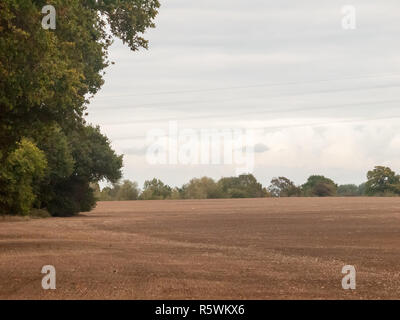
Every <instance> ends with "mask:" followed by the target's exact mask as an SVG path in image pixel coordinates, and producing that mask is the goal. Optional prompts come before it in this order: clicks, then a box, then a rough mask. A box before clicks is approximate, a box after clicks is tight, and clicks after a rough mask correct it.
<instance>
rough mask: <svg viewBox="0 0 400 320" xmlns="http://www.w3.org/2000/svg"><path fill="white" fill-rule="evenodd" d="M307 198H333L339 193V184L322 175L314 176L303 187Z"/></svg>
mask: <svg viewBox="0 0 400 320" xmlns="http://www.w3.org/2000/svg"><path fill="white" fill-rule="evenodd" d="M302 190H303V193H304V195H305V196H312V197H333V196H335V195H336V192H337V184H336V183H335V182H333V180H332V179H329V178H326V177H324V176H320V175H312V176H310V177H309V178H308V180H307V182H306V183H305V184H303V185H302Z"/></svg>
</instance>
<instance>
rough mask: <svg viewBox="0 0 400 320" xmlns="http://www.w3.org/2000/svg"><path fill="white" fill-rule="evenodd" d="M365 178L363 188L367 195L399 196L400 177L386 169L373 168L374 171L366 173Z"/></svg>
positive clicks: (381, 167) (380, 167)
mask: <svg viewBox="0 0 400 320" xmlns="http://www.w3.org/2000/svg"><path fill="white" fill-rule="evenodd" d="M367 178H368V181H367V183H366V186H365V187H366V193H367V195H370V196H374V195H377V196H383V195H393V194H396V195H398V194H400V176H399V175H397V174H396V173H395V172H394V171H393V170H392V169H390V168H388V167H383V166H377V167H375V168H374V170H371V171H368V173H367Z"/></svg>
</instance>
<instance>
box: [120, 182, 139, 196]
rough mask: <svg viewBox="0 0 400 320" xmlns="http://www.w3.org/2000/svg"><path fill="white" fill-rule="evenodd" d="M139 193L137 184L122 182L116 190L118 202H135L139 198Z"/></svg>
mask: <svg viewBox="0 0 400 320" xmlns="http://www.w3.org/2000/svg"><path fill="white" fill-rule="evenodd" d="M139 192H140V190H139V187H138V184H137V182H132V181H129V180H124V181H123V182H122V184H121V185H120V187H119V189H118V192H117V200H120V201H129V200H137V199H138V197H139Z"/></svg>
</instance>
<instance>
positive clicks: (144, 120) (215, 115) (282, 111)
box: [102, 99, 400, 126]
mask: <svg viewBox="0 0 400 320" xmlns="http://www.w3.org/2000/svg"><path fill="white" fill-rule="evenodd" d="M399 102H400V99H398V100H383V101H373V102H359V103H351V104H340V105H330V106H324V107H322V108H321V107H320V106H317V107H315V106H314V107H303V108H285V109H269V110H268V109H267V110H265V109H264V110H257V111H246V112H241V113H236V114H229V115H227V114H226V113H219V114H207V115H197V116H183V117H166V118H158V119H140V120H133V121H122V122H121V121H119V122H106V123H102V125H105V126H110V125H125V124H136V123H150V122H163V121H173V120H193V119H206V118H212V119H215V118H232V117H237V116H247V115H261V114H265V113H275V114H276V113H286V112H303V111H310V110H321V111H323V110H327V109H335V108H346V107H354V106H368V105H375V104H380V105H385V104H392V103H399Z"/></svg>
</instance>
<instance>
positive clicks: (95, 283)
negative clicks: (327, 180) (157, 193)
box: [0, 198, 400, 299]
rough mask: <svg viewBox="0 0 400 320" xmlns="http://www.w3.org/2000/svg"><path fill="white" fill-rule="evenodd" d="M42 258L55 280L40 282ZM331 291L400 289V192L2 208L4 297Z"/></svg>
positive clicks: (254, 295) (350, 295)
mask: <svg viewBox="0 0 400 320" xmlns="http://www.w3.org/2000/svg"><path fill="white" fill-rule="evenodd" d="M44 265H53V266H54V267H55V268H56V286H57V289H56V290H47V291H45V290H43V289H42V286H41V282H42V277H43V276H44V275H43V274H41V269H42V267H43V266H44ZM345 265H354V266H355V268H356V271H357V277H356V284H357V287H356V290H354V291H345V290H343V289H342V284H341V280H342V278H343V277H344V275H343V274H342V273H341V271H342V267H343V266H345ZM335 298H339V299H360V298H363V299H366V298H371V299H376V298H378V299H381V298H391V299H392V298H393V299H399V298H400V199H399V198H325V199H322V198H315V199H314V198H312V199H311V198H299V199H297V198H289V199H244V200H193V201H133V202H102V203H99V204H98V206H97V208H96V209H95V210H94V211H93V212H91V213H85V214H82V215H80V216H78V217H73V218H50V219H42V220H29V221H18V220H17V221H13V220H10V219H3V220H2V219H1V218H0V299H335Z"/></svg>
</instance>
